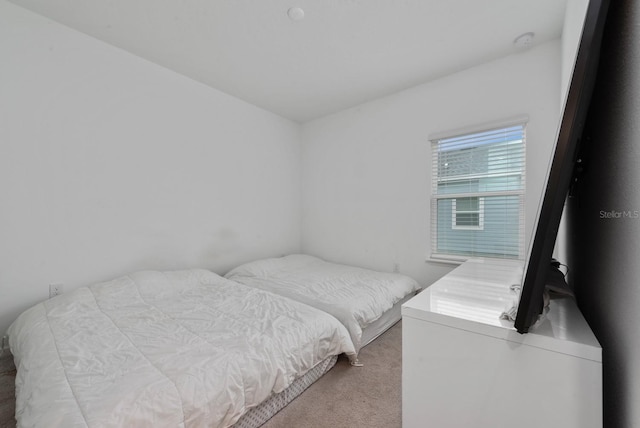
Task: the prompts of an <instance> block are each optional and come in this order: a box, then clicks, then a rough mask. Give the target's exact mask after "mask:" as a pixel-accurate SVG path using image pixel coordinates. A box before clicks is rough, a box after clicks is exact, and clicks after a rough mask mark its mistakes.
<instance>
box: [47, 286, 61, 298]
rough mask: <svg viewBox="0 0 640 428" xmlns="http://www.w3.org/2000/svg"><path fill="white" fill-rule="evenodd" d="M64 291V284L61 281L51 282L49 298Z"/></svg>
mask: <svg viewBox="0 0 640 428" xmlns="http://www.w3.org/2000/svg"><path fill="white" fill-rule="evenodd" d="M62 293H64V285H63V284H61V283H56V284H49V298H50V299H51V298H52V297H56V296H57V295H59V294H62Z"/></svg>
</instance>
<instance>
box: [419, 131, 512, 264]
mask: <svg viewBox="0 0 640 428" xmlns="http://www.w3.org/2000/svg"><path fill="white" fill-rule="evenodd" d="M431 141H432V156H433V164H432V174H433V175H432V196H431V223H432V224H431V229H432V244H431V245H432V250H431V251H432V257H435V258H451V259H464V258H467V257H498V258H516V259H517V258H519V259H522V258H524V188H525V187H524V186H525V120H522V119H520V120H519V121H518V122H517V123H515V124H514V123H513V122H511V123H509V124H508V125H501V126H495V127H491V128H489V129H487V130H482V131H473V132H464V133H462V132H461V133H449V134H448V135H445V136H443V137H442V138H440V137H436V138H432V140H431Z"/></svg>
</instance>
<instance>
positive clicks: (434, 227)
mask: <svg viewBox="0 0 640 428" xmlns="http://www.w3.org/2000/svg"><path fill="white" fill-rule="evenodd" d="M528 122H529V117H528V116H527V115H520V116H515V117H512V118H508V119H505V120H498V121H494V122H489V123H485V124H481V125H475V126H469V127H464V128H459V129H456V130H451V131H444V132H438V133H435V134H431V135H429V141H430V142H431V143H432V144H433V143H435V142H437V141H438V140H442V139H446V138H451V137H455V136H461V135H466V134H474V133H479V132H484V131H489V130H493V129H499V128H508V127H512V126H520V125H521V126H523V128H524V130H525V141H526V127H527V123H528ZM432 155H433V156H437V155H435V154H434V151H433V150H432ZM523 156H524V158H523V162H524V164H526V143H525V154H524V155H523ZM432 165H433V168H437V166H436V165H437V157H436V158H435V159H433V163H432ZM521 175H522V179H523V183H524V177H525V175H526V166H523V169H522V172H521ZM436 176H437V171H432V177H434V178H433V180H435V181H434V183H432V184H433V185H432V189H433V190H432V193H431V220H430V223H431V253H430V256H429V257H428V258H427V260H430V261H435V262H444V263H454V264H458V263H462V262H464V261H466V260H467V259H469V258H471V257H474V256H461V255H455V254H445V253H439V252H437V234H438V217H437V203H438V200H439V199H452V200H453V201H452V225H455V212H456V210H455V209H454V207H455V199H456V198H461V197H469V196H473V197H476V196H477V197H481V198H482V209H481V210H480V211H481V223H480V224H481V225H482V229H481V228H480V226H466V227H465V226H457V225H456V226H452V228H454V229H468V230H483V229H484V226H485V216H484V209H485V201H484V197H485V196H486V197H490V196H510V195H517V196H519V199H520V223H521V224H520V228H519V236H518V246H519V248H518V257H517V259H524V256H525V250H524V248H525V243H524V222H525V212H524V211H525V209H524V196H525V186H524V184H523V187H522V189H521V190H516V191H502V192H478V193H476V192H473V193H465V194H442V195H439V194H438V193H437V190H436V188H437V180H436V178H435V177H436Z"/></svg>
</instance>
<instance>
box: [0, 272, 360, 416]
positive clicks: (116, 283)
mask: <svg viewBox="0 0 640 428" xmlns="http://www.w3.org/2000/svg"><path fill="white" fill-rule="evenodd" d="M8 334H9V343H10V347H11V351H12V353H13V355H14V359H15V363H16V367H17V375H16V418H17V420H18V426H37V427H38V426H40V427H44V426H46V427H76V426H78V427H79V426H83V427H85V426H90V427H111V426H112V427H123V426H135V427H165V426H166V427H205V426H206V427H229V426H235V427H252V426H259V425H260V424H262V423H263V422H264V421H266V420H267V419H268V418H269V417H270V416H271V415H273V414H274V413H275V412H276V411H277V410H279V408H281V407H283V406H284V405H286V404H287V403H288V402H289V401H291V399H292V398H293V397H294V396H295V395H296V394H297V393H299V392H301V391H302V390H304V388H306V387H307V386H308V385H309V384H310V383H312V382H313V381H314V380H315V379H316V378H318V377H320V376H321V375H322V374H323V373H324V372H326V371H327V370H328V369H330V368H331V366H332V365H333V364H334V363H335V361H336V358H337V355H339V354H343V353H344V354H346V355H347V356H348V357H349V358H354V357H355V349H354V346H353V344H352V342H351V340H350V337H349V334H348V332H347V331H346V329H345V328H344V326H343V325H342V324H340V323H339V322H338V321H337V320H335V319H334V318H333V317H331V316H329V315H327V314H326V313H324V312H322V311H319V310H317V309H315V308H312V307H309V306H307V305H304V304H301V303H298V302H295V301H292V300H290V299H286V298H283V297H280V296H278V295H275V294H273V293H268V292H265V291H262V290H258V289H255V288H251V287H247V286H244V285H242V284H238V283H234V282H232V281H229V280H226V279H224V278H222V277H220V276H218V275H216V274H215V273H212V272H209V271H206V270H198V269H195V270H186V271H173V272H157V271H145V272H137V273H135V274H132V275H128V276H124V277H121V278H118V279H115V280H113V281H108V282H104V283H100V284H95V285H92V286H88V287H81V288H79V289H76V290H74V291H72V292H70V293H67V294H63V295H60V296H58V297H55V298H53V299H50V300H47V301H45V302H42V303H40V304H38V305H36V306H34V307H32V308H30V309H28V310H27V311H25V312H24V313H23V314H21V315H20V317H18V319H17V320H16V321H15V322H14V323H13V324H12V325H11V327H10V328H9V331H8Z"/></svg>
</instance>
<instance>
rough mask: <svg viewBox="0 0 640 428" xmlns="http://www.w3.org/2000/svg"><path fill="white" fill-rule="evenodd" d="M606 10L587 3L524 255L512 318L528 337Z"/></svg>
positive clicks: (603, 0) (604, 1) (599, 2)
mask: <svg viewBox="0 0 640 428" xmlns="http://www.w3.org/2000/svg"><path fill="white" fill-rule="evenodd" d="M608 6H609V2H608V0H589V3H588V6H587V11H586V15H585V18H584V23H583V26H582V35H581V37H580V42H579V47H578V53H577V56H576V61H575V65H574V67H573V74H572V76H571V82H570V85H569V90H568V92H567V96H566V100H565V105H564V111H563V113H562V117H561V121H560V126H559V128H558V137H557V141H556V147H555V151H554V155H553V159H552V162H551V166H550V169H549V174H548V176H547V185H546V188H545V193H544V196H543V199H542V203H541V205H540V207H539V211H538V218H537V222H536V227H535V231H534V235H533V239H532V241H531V245H530V247H529V251H528V254H527V259H526V264H525V274H524V278H523V283H522V288H521V293H520V301H519V304H518V311H517V315H516V320H515V328H516V330H517V331H518V332H520V333H527V332H528V331H529V328H530V327H531V326H532V325H533V324H535V322H536V321H537V320H538V317H539V315H540V314H541V313H542V310H543V295H544V291H545V286H546V282H547V275H548V273H549V271H550V269H549V266H550V264H551V259H552V254H553V249H554V246H555V242H556V236H557V234H558V229H559V227H560V219H561V217H562V210H563V207H564V202H565V199H566V196H567V193H568V192H569V187H570V185H571V180H572V177H573V172H574V169H575V164H576V160H577V153H578V146H579V144H580V138H581V135H582V129H583V126H584V121H585V119H586V115H587V110H588V106H589V102H590V100H591V94H592V92H593V86H594V82H595V76H596V73H597V69H598V59H599V52H600V44H601V40H602V33H603V29H604V22H605V19H606V14H607V9H608Z"/></svg>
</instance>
